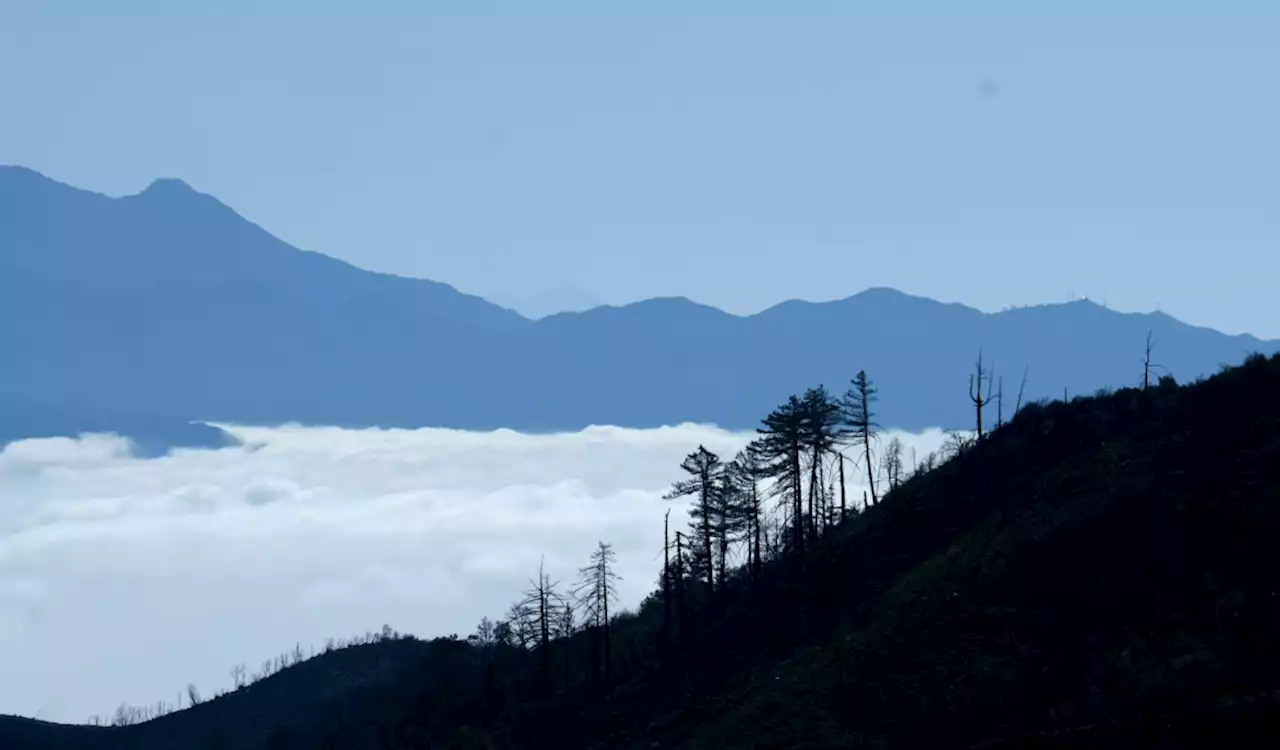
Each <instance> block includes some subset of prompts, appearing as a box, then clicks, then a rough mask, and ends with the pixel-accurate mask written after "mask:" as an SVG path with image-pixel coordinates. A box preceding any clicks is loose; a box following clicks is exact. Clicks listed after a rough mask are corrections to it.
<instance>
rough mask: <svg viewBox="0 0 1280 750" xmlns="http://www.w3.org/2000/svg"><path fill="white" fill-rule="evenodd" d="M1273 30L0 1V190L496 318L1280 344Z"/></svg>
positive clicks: (795, 9) (1201, 7)
mask: <svg viewBox="0 0 1280 750" xmlns="http://www.w3.org/2000/svg"><path fill="white" fill-rule="evenodd" d="M1277 28H1280V5H1277V4H1276V3H1274V2H1268V1H1266V0H1224V2H1218V3H1205V2H1199V1H1198V0H1197V1H1192V0H1070V1H1069V2H1068V1H1066V0H1062V1H1059V2H1050V1H1048V0H1041V1H1039V2H1033V1H1028V0H1004V1H996V0H972V1H971V2H964V3H959V2H953V1H952V0H933V1H932V2H926V1H925V0H901V1H898V2H850V1H847V0H845V1H836V0H832V1H830V2H819V1H816V0H815V1H812V2H802V3H764V2H756V1H754V0H707V1H706V2H700V3H688V2H675V1H672V0H653V1H652V2H646V3H628V4H621V3H599V2H587V1H586V0H574V1H570V0H545V1H544V2H538V3H526V2H515V1H514V0H511V1H509V2H496V1H495V0H467V1H466V2H460V1H459V2H444V1H438V2H421V1H420V0H382V1H376V0H370V1H369V2H361V3H353V2H335V1H334V0H272V2H261V1H260V0H222V1H220V2H183V3H179V2H173V1H172V0H113V1H112V2H100V0H3V2H0V163H11V164H21V165H25V166H29V167H32V168H34V169H37V170H39V171H42V172H44V173H45V174H47V175H49V176H51V177H54V178H56V179H59V180H63V181H66V182H70V183H72V184H75V185H78V186H81V187H85V188H89V189H93V190H97V191H100V192H105V193H108V194H112V195H120V194H128V193H133V192H137V191H139V190H141V189H142V188H143V187H145V186H146V185H147V184H148V183H149V182H150V181H151V180H152V179H154V178H156V177H162V176H166V177H177V178H180V179H183V180H185V181H187V182H188V183H190V184H191V185H193V186H194V187H196V188H197V189H199V190H201V191H204V192H208V193H211V194H213V195H216V196H217V197H219V198H220V199H222V200H223V201H224V202H226V203H228V204H229V205H231V206H233V207H234V208H236V209H237V210H238V211H240V212H241V213H243V214H244V215H245V216H247V217H248V218H250V219H252V220H254V221H255V222H257V223H259V224H261V225H263V226H264V227H266V228H267V229H269V230H270V231H272V232H273V233H275V234H277V235H278V236H280V237H282V238H283V239H285V240H287V241H289V242H291V243H293V244H295V245H297V246H300V247H303V248H305V249H309V250H317V251H320V252H324V253H327V254H330V255H334V256H337V257H340V258H343V259H346V260H349V261H351V262H353V263H356V264H357V265H360V266H363V267H366V268H370V269H374V270H380V271H389V272H393V273H400V274H404V275H411V276H420V277H426V278H431V279H436V280H440V281H445V282H448V283H451V284H453V285H455V286H457V287H459V288H460V289H462V290H464V291H469V292H473V293H478V294H484V295H493V296H501V297H503V298H523V297H530V296H537V295H544V294H546V293H548V290H565V292H564V293H565V294H567V295H568V296H570V297H574V296H575V295H576V296H577V297H581V296H583V295H586V296H589V297H591V298H597V299H601V300H603V301H606V302H614V303H618V302H626V301H630V300H634V299H639V298H644V297H650V296H656V295H683V296H688V297H691V298H693V299H696V300H699V301H702V302H706V303H710V304H714V305H717V306H719V307H722V308H724V309H727V310H729V311H731V312H739V313H745V312H752V311H755V310H759V309H761V308H764V307H767V306H769V305H771V304H773V303H776V302H778V301H781V300H784V299H788V298H796V297H799V298H806V299H813V300H821V299H831V298H838V297H843V296H847V295H849V294H853V293H855V292H857V291H859V290H861V289H864V288H866V287H869V286H892V287H896V288H899V289H902V290H903V291H907V292H910V293H913V294H921V295H925V296H930V297H934V298H937V299H941V300H944V301H957V302H963V303H966V304H970V305H973V306H975V307H979V308H981V309H986V310H998V309H1001V308H1004V307H1006V306H1009V305H1015V304H1034V303H1041V302H1059V301H1066V300H1068V299H1070V298H1072V297H1089V298H1091V299H1094V300H1096V301H1099V302H1105V303H1106V304H1108V305H1109V306H1111V307H1114V308H1117V309H1121V310H1139V311H1149V310H1153V309H1160V310H1163V311H1165V312H1169V313H1171V314H1174V315H1176V316H1178V317H1181V318H1183V319H1185V320H1188V321H1189V322H1193V323H1198V324H1202V325H1209V326H1214V327H1217V328H1220V329H1222V330H1225V331H1227V332H1231V333H1238V332H1245V331H1247V332H1252V333H1255V334H1258V335H1262V336H1268V337H1275V336H1280V302H1278V301H1277V299H1278V298H1277V297H1276V296H1275V295H1274V292H1273V284H1274V279H1275V278H1276V277H1277V275H1278V273H1280V252H1278V251H1277V243H1278V242H1280V211H1276V210H1275V207H1276V206H1277V205H1280V148H1277V146H1276V141H1275V133H1277V132H1280V86H1276V85H1275V81H1276V80H1280V45H1276V44H1275V30H1276V29H1277Z"/></svg>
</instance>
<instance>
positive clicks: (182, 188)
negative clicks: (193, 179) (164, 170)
mask: <svg viewBox="0 0 1280 750" xmlns="http://www.w3.org/2000/svg"><path fill="white" fill-rule="evenodd" d="M157 194H159V195H166V194H168V195H200V193H198V192H197V191H196V189H195V188H193V187H191V186H190V185H188V184H187V183H185V182H183V181H182V180H179V179H178V178H176V177H161V178H159V179H156V180H152V181H151V184H150V185H147V188H146V189H145V190H143V191H142V193H140V195H157Z"/></svg>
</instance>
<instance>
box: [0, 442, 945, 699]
mask: <svg viewBox="0 0 1280 750" xmlns="http://www.w3.org/2000/svg"><path fill="white" fill-rule="evenodd" d="M228 429H229V430H231V431H232V432H234V433H235V434H237V435H238V436H240V437H242V438H243V439H244V440H245V443H246V444H245V446H243V447H239V448H229V449H224V450H219V451H180V452H177V453H175V454H173V455H170V456H167V457H164V458H160V459H153V460H140V459H135V458H134V457H133V456H132V455H131V454H130V452H129V446H128V444H127V443H126V442H125V441H122V440H120V439H117V438H114V437H109V436H87V437H84V438H82V439H80V440H64V439H55V440H32V441H26V442H22V443H15V444H12V445H10V446H8V447H7V448H6V449H4V451H3V452H0V664H4V665H5V672H6V674H7V675H8V676H9V677H10V679H6V680H3V681H0V713H15V714H21V715H27V716H38V717H40V718H44V719H49V720H54V721H83V720H85V719H86V718H87V717H88V716H89V715H91V714H95V713H100V714H108V713H110V712H111V711H112V710H113V709H114V708H115V706H117V705H118V704H120V703H121V702H128V703H132V704H151V703H154V702H155V701H156V700H160V699H166V698H167V699H168V700H170V701H172V700H174V698H176V694H177V693H178V691H179V690H181V689H182V688H183V687H184V686H185V685H186V684H187V683H188V682H194V683H195V684H196V685H198V686H199V687H200V688H201V690H202V691H204V692H206V693H207V692H209V691H210V690H212V689H214V688H219V687H225V686H227V685H228V684H229V682H230V678H229V677H228V670H229V669H230V668H231V667H232V666H233V665H235V664H238V663H244V664H246V665H249V668H250V670H251V671H252V669H253V665H256V664H258V663H260V662H261V661H262V660H263V659H265V658H267V657H270V656H273V655H275V654H278V653H280V652H282V651H284V650H286V649H288V648H291V647H292V646H293V645H294V643H296V642H297V643H301V644H302V647H303V649H304V650H305V649H306V648H307V647H308V646H312V645H314V646H317V647H318V646H320V645H321V644H322V643H323V642H324V639H325V638H326V637H330V636H334V637H343V636H349V635H354V634H357V633H363V632H365V631H368V630H376V629H378V628H380V627H381V626H382V625H383V624H384V623H387V624H390V625H391V626H392V627H394V628H396V629H398V630H401V631H406V632H412V633H415V634H418V635H421V636H424V637H430V636H436V635H445V634H448V633H458V634H459V635H465V634H467V633H469V632H471V631H472V630H473V628H474V626H475V623H476V622H477V621H478V620H479V619H480V617H482V616H484V615H489V616H499V615H501V614H502V613H503V612H504V611H505V610H506V608H507V607H508V606H509V604H510V603H511V602H512V601H514V600H515V599H517V598H518V597H519V592H520V591H521V590H522V589H523V588H524V587H526V585H527V584H528V581H529V580H530V579H531V578H532V577H533V576H534V575H535V574H536V571H537V567H538V563H539V560H540V559H541V558H542V557H543V556H545V559H546V565H547V569H548V571H549V572H550V573H551V575H552V577H553V578H559V579H561V580H563V581H565V582H566V583H567V582H569V581H571V580H572V579H573V578H574V577H575V575H576V571H577V569H578V567H580V566H582V565H584V564H585V563H586V559H587V556H588V555H589V553H590V551H591V549H592V547H593V546H594V545H595V543H596V542H597V540H603V541H608V542H611V543H613V545H614V547H615V549H616V551H617V555H618V566H619V573H620V574H621V575H622V578H623V580H622V584H621V592H620V593H621V596H622V600H623V603H624V604H625V605H626V606H629V607H630V606H634V605H635V604H637V603H638V602H639V601H640V599H641V598H642V597H643V596H644V595H645V594H647V593H648V592H649V591H650V590H652V588H653V586H654V583H655V581H656V578H657V575H658V571H659V566H660V562H659V560H660V556H661V548H662V516H663V513H664V512H665V511H666V509H667V508H668V507H672V508H674V510H673V513H672V522H673V524H675V523H681V524H682V523H684V521H685V516H684V508H685V504H684V503H676V504H672V503H668V502H666V501H664V500H662V494H663V492H664V491H665V490H666V489H667V487H669V486H670V484H671V482H672V481H673V480H675V479H678V478H679V477H680V473H681V472H680V470H679V468H678V465H679V462H680V460H681V459H682V458H683V456H684V455H685V454H686V453H688V452H689V451H690V450H692V449H694V448H696V447H697V445H698V444H700V443H701V444H704V445H706V446H707V447H708V448H709V449H711V450H713V451H716V452H718V453H720V454H721V455H723V456H725V457H726V458H728V457H731V456H732V455H733V453H734V452H735V451H737V450H738V449H739V448H741V447H742V446H743V445H745V444H746V442H747V441H748V440H749V439H750V437H751V435H748V434H735V433H728V432H724V431H722V430H718V429H715V428H711V427H703V426H696V425H681V426H678V427H666V428H661V429H655V430H630V429H621V428H614V427H593V428H589V429H587V430H584V431H582V432H578V433H572V434H560V435H522V434H518V433H515V432H510V431H505V430H500V431H497V432H490V433H469V432H458V431H451V430H413V431H409V430H342V429H335V428H303V427H293V426H289V427H281V428H271V429H263V428H238V427H229V428H228ZM899 437H901V438H902V439H903V441H904V443H906V444H907V446H908V453H909V452H910V448H912V447H914V448H915V449H916V450H917V451H918V453H919V454H920V455H921V456H923V455H924V454H925V453H926V452H928V451H929V450H933V449H935V448H937V447H938V446H939V445H940V444H941V443H942V439H943V436H942V434H941V433H938V432H930V433H925V434H923V435H919V436H913V435H900V436H899ZM908 463H909V461H908ZM854 494H855V496H860V495H861V491H860V489H858V490H855V491H854Z"/></svg>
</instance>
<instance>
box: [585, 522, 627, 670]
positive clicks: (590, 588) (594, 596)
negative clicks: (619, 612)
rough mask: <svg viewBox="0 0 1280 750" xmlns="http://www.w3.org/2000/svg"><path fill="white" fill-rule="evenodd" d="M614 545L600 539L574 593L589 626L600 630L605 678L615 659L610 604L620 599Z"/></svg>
mask: <svg viewBox="0 0 1280 750" xmlns="http://www.w3.org/2000/svg"><path fill="white" fill-rule="evenodd" d="M616 559H617V558H616V556H615V555H614V553H613V546H612V545H610V544H606V543H605V542H599V543H598V544H597V546H596V549H595V551H594V552H592V553H591V562H590V563H589V564H588V565H587V566H586V567H583V568H580V569H579V570H578V574H579V576H580V577H579V579H578V585H577V586H576V587H575V588H574V590H573V594H574V596H575V597H576V598H577V599H578V601H579V602H580V603H581V604H582V610H583V614H584V615H586V622H587V625H588V626H589V627H592V628H595V629H596V630H598V631H599V633H600V640H601V657H602V658H603V659H604V676H605V680H608V679H609V672H610V669H611V665H612V663H613V654H612V649H611V642H612V641H611V633H610V617H609V605H610V604H614V603H616V602H617V600H618V591H617V585H616V584H617V582H618V581H619V580H621V578H620V577H619V576H618V575H617V574H616V573H615V572H614V571H613V564H614V562H615V561H616Z"/></svg>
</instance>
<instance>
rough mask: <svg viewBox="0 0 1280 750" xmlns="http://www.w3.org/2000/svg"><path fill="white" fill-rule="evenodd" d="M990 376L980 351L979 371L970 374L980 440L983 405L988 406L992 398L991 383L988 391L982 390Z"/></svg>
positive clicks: (970, 396) (970, 391) (970, 386)
mask: <svg viewBox="0 0 1280 750" xmlns="http://www.w3.org/2000/svg"><path fill="white" fill-rule="evenodd" d="M990 377H991V376H990V375H989V374H988V373H987V371H986V369H985V368H984V367H983V366H982V352H981V351H979V352H978V365H977V372H976V374H974V375H970V376H969V400H970V401H973V405H974V409H975V411H976V412H977V417H978V419H977V423H978V440H981V439H982V407H984V406H986V405H987V404H988V403H989V402H990V400H991V398H990V393H989V390H990V383H987V385H988V393H986V394H984V393H983V392H982V385H983V383H984V381H988V380H989V379H990Z"/></svg>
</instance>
